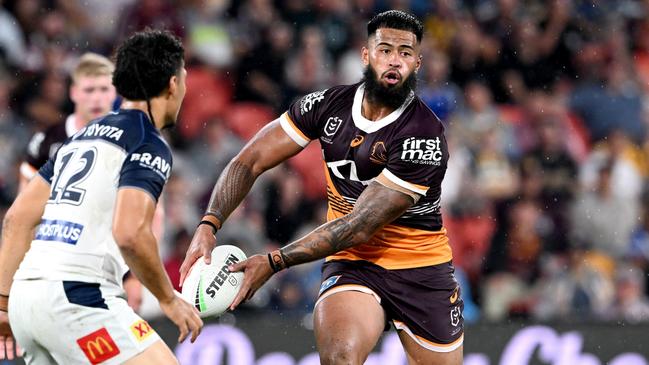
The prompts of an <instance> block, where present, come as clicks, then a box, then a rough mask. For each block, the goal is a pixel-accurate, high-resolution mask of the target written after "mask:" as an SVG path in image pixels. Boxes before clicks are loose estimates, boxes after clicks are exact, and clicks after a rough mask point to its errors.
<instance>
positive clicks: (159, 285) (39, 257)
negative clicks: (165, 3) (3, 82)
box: [0, 31, 202, 364]
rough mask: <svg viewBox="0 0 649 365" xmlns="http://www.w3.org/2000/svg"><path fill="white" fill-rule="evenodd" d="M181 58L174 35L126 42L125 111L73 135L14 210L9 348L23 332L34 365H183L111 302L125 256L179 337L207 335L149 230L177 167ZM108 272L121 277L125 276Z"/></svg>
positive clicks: (121, 81)
mask: <svg viewBox="0 0 649 365" xmlns="http://www.w3.org/2000/svg"><path fill="white" fill-rule="evenodd" d="M183 54H184V51H183V47H182V45H181V43H180V41H178V40H177V39H176V38H175V37H173V36H172V35H170V34H169V33H166V32H161V31H145V32H141V33H136V34H135V35H133V36H132V37H131V38H129V39H128V40H126V41H125V42H124V44H122V45H121V46H120V48H119V49H118V51H117V58H116V60H117V63H116V68H115V73H114V75H113V84H114V85H115V87H116V89H117V92H118V93H119V94H120V95H122V96H123V97H124V99H125V102H124V103H123V105H122V109H121V110H119V111H118V112H115V113H111V114H109V115H107V116H105V117H103V118H100V119H98V120H96V121H94V122H92V123H90V124H89V125H88V126H86V127H85V128H83V129H81V130H80V131H79V132H78V133H76V134H75V135H74V136H72V137H71V138H70V139H68V140H67V141H66V142H65V143H64V144H63V145H62V146H61V148H60V149H59V150H58V152H57V153H56V155H55V156H54V157H53V158H52V159H50V160H49V161H48V162H47V163H46V164H45V165H44V166H43V167H42V168H41V169H40V170H39V171H38V175H37V176H36V177H34V178H33V179H32V180H31V181H30V182H29V184H28V185H27V187H26V188H25V189H24V191H23V192H21V193H20V194H19V196H18V197H17V198H16V200H15V201H14V203H13V204H12V206H11V208H10V209H9V211H8V212H7V215H6V217H5V220H4V229H3V231H2V246H1V247H0V344H1V345H0V346H2V347H5V346H6V345H7V344H9V345H11V344H12V343H13V338H12V336H13V335H15V338H16V340H17V342H18V343H19V344H20V345H21V346H22V347H23V348H24V349H25V358H26V361H27V363H28V364H52V363H59V364H82V363H91V364H98V363H102V364H123V363H124V364H154V363H155V364H176V363H177V361H176V359H175V358H174V356H173V353H172V352H171V350H170V349H169V348H168V347H167V346H166V345H165V344H164V342H162V340H161V339H160V337H159V336H158V335H157V334H156V333H155V331H154V330H153V329H152V328H151V327H150V326H149V325H148V324H147V323H146V322H145V321H144V320H142V319H141V318H140V317H139V316H137V315H136V314H135V312H133V310H132V309H131V308H130V307H128V305H127V304H126V301H125V300H124V299H123V298H121V297H117V296H114V295H110V294H107V293H113V292H115V290H112V289H111V288H108V289H106V286H110V285H117V284H114V283H116V282H119V281H118V280H117V279H116V278H121V276H122V275H123V273H124V271H125V270H126V267H123V266H121V265H119V263H116V262H111V261H112V260H113V258H114V257H115V254H114V251H117V250H119V251H121V254H122V256H123V258H124V259H125V261H126V263H127V264H128V267H129V268H130V269H131V270H132V271H133V273H134V274H135V275H136V276H137V277H138V278H139V279H140V281H141V282H142V283H143V284H144V285H145V286H146V287H147V288H148V289H149V290H150V291H151V292H152V293H153V294H154V295H155V296H156V298H157V299H158V300H159V302H160V307H161V308H162V310H163V312H164V313H165V314H166V315H167V316H168V317H169V318H170V319H171V320H172V321H173V322H174V323H175V324H176V325H177V326H178V327H179V328H180V337H179V340H180V341H182V340H183V339H184V338H185V337H186V336H187V335H188V334H189V332H191V333H192V341H193V340H195V338H196V336H198V334H199V332H200V329H201V327H202V321H201V320H200V318H199V317H198V313H197V311H196V310H195V309H194V308H193V306H192V305H190V304H189V303H187V302H185V301H184V300H182V299H181V298H180V297H179V296H177V295H176V293H175V292H174V290H173V288H172V285H171V283H170V281H169V278H168V276H167V275H166V273H165V271H164V269H163V266H162V262H161V260H160V257H159V255H158V248H157V244H156V240H155V237H154V236H153V234H152V232H151V221H152V217H153V212H154V210H155V205H156V200H157V199H158V197H159V195H160V193H161V191H162V188H163V186H164V184H165V183H166V181H167V179H168V177H169V174H170V172H171V163H172V160H171V151H170V149H169V147H168V145H167V144H166V143H165V142H164V140H163V139H162V137H161V136H160V133H159V130H160V129H162V128H165V127H168V126H171V125H173V124H174V123H175V121H176V118H177V115H178V111H179V109H180V105H181V103H182V100H183V98H184V96H185V77H186V71H185V69H184V64H183ZM39 224H40V225H39ZM37 225H38V228H37V230H36V235H35V237H34V239H33V240H32V239H31V237H30V235H29V234H30V232H31V231H32V230H33V229H34V228H35V227H36V226H37ZM23 258H24V259H23ZM21 261H22V262H21ZM19 264H20V267H19V268H18V265H19ZM106 265H111V266H114V267H115V268H118V269H119V271H118V272H116V273H115V276H116V278H108V277H106V272H107V271H106V270H105V269H104V267H105V266H106ZM12 277H13V283H12ZM7 310H8V315H9V323H10V324H11V328H10V327H9V326H8V325H9V323H7ZM35 324H37V325H35ZM12 330H13V335H12ZM7 350H8V351H9V352H12V351H13V349H11V348H9V349H7ZM12 355H13V354H12Z"/></svg>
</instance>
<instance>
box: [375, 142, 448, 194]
mask: <svg viewBox="0 0 649 365" xmlns="http://www.w3.org/2000/svg"><path fill="white" fill-rule="evenodd" d="M395 142H396V143H394V144H393V145H392V146H391V147H390V150H389V151H388V154H389V155H388V164H387V166H386V167H385V169H383V171H382V172H381V174H380V175H379V176H378V177H377V181H378V182H379V183H381V184H383V185H386V186H388V187H394V188H395V189H397V190H402V191H404V192H410V193H411V195H412V193H414V194H416V195H417V196H419V197H421V196H424V195H426V193H427V192H428V189H429V188H430V187H431V186H433V185H434V184H438V183H441V181H442V179H443V178H444V172H445V168H446V162H447V161H448V147H447V145H446V139H445V138H444V135H443V134H440V135H435V136H425V137H407V138H401V139H399V140H397V141H395ZM416 199H417V198H416Z"/></svg>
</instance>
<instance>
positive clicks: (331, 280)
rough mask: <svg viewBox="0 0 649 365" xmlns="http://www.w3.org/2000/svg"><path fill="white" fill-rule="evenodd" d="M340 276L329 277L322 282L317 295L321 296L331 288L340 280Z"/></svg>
mask: <svg viewBox="0 0 649 365" xmlns="http://www.w3.org/2000/svg"><path fill="white" fill-rule="evenodd" d="M341 276H342V275H336V276H331V277H329V279H327V280H325V281H323V282H322V285H320V291H319V292H318V295H322V293H324V292H325V290H327V289H329V288H331V287H332V286H333V285H334V284H335V283H336V282H337V281H338V279H340V277H341Z"/></svg>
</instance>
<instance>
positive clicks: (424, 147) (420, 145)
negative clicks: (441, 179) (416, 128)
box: [401, 137, 443, 165]
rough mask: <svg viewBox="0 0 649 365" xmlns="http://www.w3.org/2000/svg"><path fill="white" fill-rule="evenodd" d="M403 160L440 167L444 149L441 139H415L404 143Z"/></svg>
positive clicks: (411, 138)
mask: <svg viewBox="0 0 649 365" xmlns="http://www.w3.org/2000/svg"><path fill="white" fill-rule="evenodd" d="M402 148H403V151H402V152H401V159H402V160H404V161H410V162H414V163H417V164H422V165H439V164H440V161H441V160H442V155H443V154H442V148H441V146H440V140H439V137H435V138H415V137H410V138H408V139H406V140H405V141H403V145H402Z"/></svg>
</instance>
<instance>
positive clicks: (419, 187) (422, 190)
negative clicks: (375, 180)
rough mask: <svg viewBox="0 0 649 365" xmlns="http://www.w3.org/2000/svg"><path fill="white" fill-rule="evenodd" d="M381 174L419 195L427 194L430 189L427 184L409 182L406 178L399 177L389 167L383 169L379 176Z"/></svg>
mask: <svg viewBox="0 0 649 365" xmlns="http://www.w3.org/2000/svg"><path fill="white" fill-rule="evenodd" d="M380 176H384V177H385V178H386V179H388V180H389V181H391V182H393V183H395V184H397V185H399V186H400V187H402V188H404V189H407V190H409V191H412V192H414V193H417V194H419V195H426V192H427V191H428V187H427V186H423V185H417V184H413V183H409V182H407V181H405V180H402V179H400V178H398V177H397V176H396V175H395V174H393V173H391V172H390V170H388V169H383V171H382V172H381V174H380V175H379V177H380Z"/></svg>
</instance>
